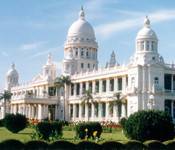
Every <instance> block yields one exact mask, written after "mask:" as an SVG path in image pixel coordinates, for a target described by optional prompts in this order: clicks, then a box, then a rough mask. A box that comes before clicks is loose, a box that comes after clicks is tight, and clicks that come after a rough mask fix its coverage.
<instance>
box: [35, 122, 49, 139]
mask: <svg viewBox="0 0 175 150" xmlns="http://www.w3.org/2000/svg"><path fill="white" fill-rule="evenodd" d="M36 132H37V134H38V137H39V138H40V139H43V140H49V137H50V136H51V134H52V127H51V124H50V123H49V122H40V123H38V124H37V126H36Z"/></svg>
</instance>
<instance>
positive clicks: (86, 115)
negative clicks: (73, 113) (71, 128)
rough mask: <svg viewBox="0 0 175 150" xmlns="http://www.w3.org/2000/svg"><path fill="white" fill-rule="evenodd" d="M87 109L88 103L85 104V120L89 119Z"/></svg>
mask: <svg viewBox="0 0 175 150" xmlns="http://www.w3.org/2000/svg"><path fill="white" fill-rule="evenodd" d="M88 111H89V110H88V104H85V120H86V121H88V119H89V116H88V115H89V114H88Z"/></svg>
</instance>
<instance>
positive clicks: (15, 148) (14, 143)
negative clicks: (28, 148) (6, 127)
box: [0, 139, 25, 150]
mask: <svg viewBox="0 0 175 150" xmlns="http://www.w3.org/2000/svg"><path fill="white" fill-rule="evenodd" d="M24 147H25V146H24V144H23V143H21V142H20V141H18V140H13V139H10V140H5V141H2V142H1V143H0V150H23V149H24Z"/></svg>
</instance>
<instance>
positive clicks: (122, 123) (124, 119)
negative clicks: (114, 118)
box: [119, 118, 127, 128]
mask: <svg viewBox="0 0 175 150" xmlns="http://www.w3.org/2000/svg"><path fill="white" fill-rule="evenodd" d="M126 121H127V119H126V118H121V119H120V122H119V124H120V125H121V126H122V128H124V126H125V123H126Z"/></svg>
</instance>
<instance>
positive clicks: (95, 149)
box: [77, 141, 101, 150]
mask: <svg viewBox="0 0 175 150" xmlns="http://www.w3.org/2000/svg"><path fill="white" fill-rule="evenodd" d="M77 149H78V150H86V149H87V150H101V145H99V144H97V143H93V142H89V141H82V142H80V143H78V144H77Z"/></svg>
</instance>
